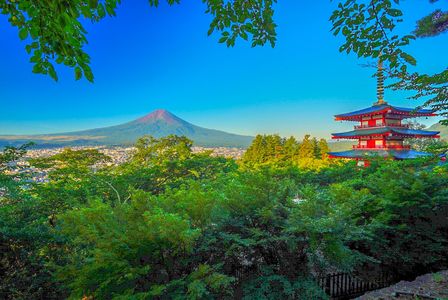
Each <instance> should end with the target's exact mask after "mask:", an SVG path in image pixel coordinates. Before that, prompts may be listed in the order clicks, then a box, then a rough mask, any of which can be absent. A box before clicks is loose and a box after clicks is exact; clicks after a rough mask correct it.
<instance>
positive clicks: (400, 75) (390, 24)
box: [330, 0, 448, 123]
mask: <svg viewBox="0 0 448 300" xmlns="http://www.w3.org/2000/svg"><path fill="white" fill-rule="evenodd" d="M430 2H431V3H434V2H438V1H437V0H430ZM403 17H404V16H403V12H402V11H401V9H400V1H399V0H393V1H392V0H365V1H363V0H356V1H355V0H347V1H341V2H340V3H338V8H337V9H336V10H335V11H334V12H333V14H332V16H331V17H330V21H331V22H332V24H333V28H332V31H333V34H334V35H342V37H343V38H344V42H343V44H342V46H341V47H340V49H339V50H340V51H341V52H346V53H347V54H348V53H350V52H354V53H355V54H357V55H358V57H359V58H375V59H378V58H379V57H381V58H380V59H381V61H383V62H384V63H385V64H386V65H387V66H388V71H389V72H388V73H389V76H390V78H391V79H394V82H393V84H391V87H392V88H393V89H401V90H410V91H416V94H415V95H414V96H413V97H411V98H413V99H419V98H423V99H424V100H425V103H424V104H423V106H426V107H430V108H432V109H434V110H435V111H438V112H439V114H440V115H442V116H443V117H445V118H446V117H447V116H448V70H444V71H442V72H440V73H437V74H433V75H429V74H420V73H416V72H414V73H411V72H410V71H409V67H410V66H415V65H416V64H417V60H416V59H415V58H414V57H413V56H412V55H411V54H409V53H408V52H406V51H405V50H404V48H405V47H406V46H408V45H410V43H411V42H412V41H413V40H415V39H416V38H417V37H419V38H421V37H433V36H436V35H439V34H442V33H444V32H447V31H448V12H443V11H441V10H440V9H436V10H435V11H434V12H433V13H431V14H430V15H428V16H425V17H423V18H422V19H421V20H419V21H418V22H417V25H416V29H415V30H414V32H412V33H410V34H405V35H398V34H395V28H396V26H397V24H399V23H401V22H403ZM444 122H445V123H446V122H447V121H444Z"/></svg>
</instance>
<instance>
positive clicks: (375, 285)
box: [317, 273, 395, 300]
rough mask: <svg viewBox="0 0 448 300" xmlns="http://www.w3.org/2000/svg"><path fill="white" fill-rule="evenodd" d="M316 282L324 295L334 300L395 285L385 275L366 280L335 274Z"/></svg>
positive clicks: (387, 275) (390, 277) (342, 299)
mask: <svg viewBox="0 0 448 300" xmlns="http://www.w3.org/2000/svg"><path fill="white" fill-rule="evenodd" d="M317 282H318V284H319V286H320V287H321V288H322V289H323V290H324V291H325V293H326V294H327V295H328V296H330V298H331V299H335V300H336V299H337V300H344V299H352V298H354V297H357V296H360V295H362V294H364V293H366V292H368V291H372V290H376V289H380V288H383V287H387V286H389V285H391V284H393V283H395V281H394V278H393V277H392V276H390V275H389V274H386V273H382V274H380V275H379V276H376V277H373V278H369V279H368V280H365V279H361V278H359V277H357V276H354V275H352V274H348V273H335V274H328V275H326V276H323V277H319V278H317Z"/></svg>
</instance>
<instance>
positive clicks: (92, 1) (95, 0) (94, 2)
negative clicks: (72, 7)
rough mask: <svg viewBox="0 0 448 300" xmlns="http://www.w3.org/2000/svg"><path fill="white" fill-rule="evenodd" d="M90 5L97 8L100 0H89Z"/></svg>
mask: <svg viewBox="0 0 448 300" xmlns="http://www.w3.org/2000/svg"><path fill="white" fill-rule="evenodd" d="M89 7H90V8H92V9H95V8H97V7H98V0H89Z"/></svg>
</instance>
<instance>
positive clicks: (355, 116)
mask: <svg viewBox="0 0 448 300" xmlns="http://www.w3.org/2000/svg"><path fill="white" fill-rule="evenodd" d="M378 115H380V116H381V115H384V116H385V117H386V118H388V119H400V120H402V119H406V118H419V117H434V116H437V114H435V113H434V112H433V111H432V110H429V109H420V110H415V109H410V108H401V107H395V106H390V105H379V106H372V107H369V108H365V109H362V110H359V111H354V112H350V113H346V114H340V115H336V116H335V120H336V121H362V119H363V118H368V117H370V118H372V117H373V116H378Z"/></svg>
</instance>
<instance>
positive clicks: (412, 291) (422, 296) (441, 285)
mask: <svg viewBox="0 0 448 300" xmlns="http://www.w3.org/2000/svg"><path fill="white" fill-rule="evenodd" d="M373 299H375V300H397V299H400V300H405V299H406V300H408V299H419V300H430V299H434V300H435V299H437V300H442V299H443V300H448V270H445V271H441V272H438V273H430V274H426V275H422V276H419V277H417V278H416V279H415V280H414V281H400V282H399V283H397V284H395V285H392V286H389V287H387V288H384V289H380V290H376V291H372V292H368V293H367V294H364V295H363V296H361V297H358V298H356V300H373Z"/></svg>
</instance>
